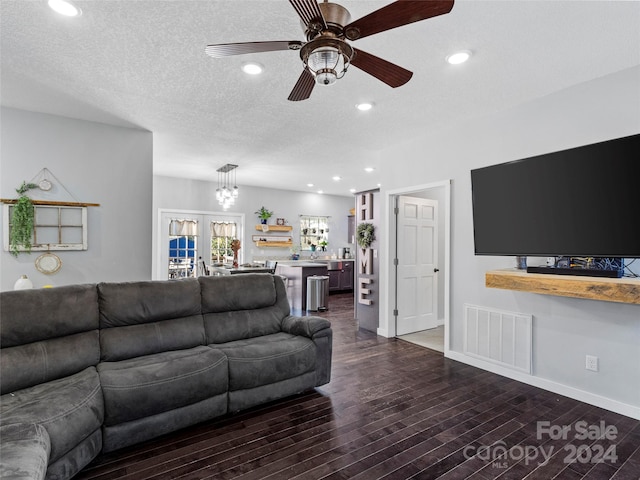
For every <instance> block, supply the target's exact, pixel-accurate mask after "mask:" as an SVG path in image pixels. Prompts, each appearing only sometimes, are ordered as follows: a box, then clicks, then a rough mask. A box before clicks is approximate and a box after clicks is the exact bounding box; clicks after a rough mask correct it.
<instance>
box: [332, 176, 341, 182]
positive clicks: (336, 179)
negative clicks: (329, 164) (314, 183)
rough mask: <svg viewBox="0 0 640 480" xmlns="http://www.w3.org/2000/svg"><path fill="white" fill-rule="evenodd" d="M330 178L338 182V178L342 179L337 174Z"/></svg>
mask: <svg viewBox="0 0 640 480" xmlns="http://www.w3.org/2000/svg"><path fill="white" fill-rule="evenodd" d="M332 178H333V181H334V182H339V181H340V180H342V179H341V178H340V176H338V175H334V176H333V177H332Z"/></svg>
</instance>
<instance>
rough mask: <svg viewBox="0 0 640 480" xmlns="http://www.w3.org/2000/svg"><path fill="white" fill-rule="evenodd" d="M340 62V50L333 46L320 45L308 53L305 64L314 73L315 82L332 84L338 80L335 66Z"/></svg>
mask: <svg viewBox="0 0 640 480" xmlns="http://www.w3.org/2000/svg"><path fill="white" fill-rule="evenodd" d="M339 62H340V52H339V51H338V49H337V48H333V47H320V48H317V49H315V50H314V51H313V52H311V55H309V60H308V64H307V66H308V67H309V69H310V70H311V72H312V73H315V75H314V76H315V77H316V83H319V84H320V85H333V84H334V83H336V81H337V80H338V72H336V68H337V67H338V63H339Z"/></svg>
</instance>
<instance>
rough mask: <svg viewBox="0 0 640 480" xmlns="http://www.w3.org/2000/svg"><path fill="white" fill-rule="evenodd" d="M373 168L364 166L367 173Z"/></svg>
mask: <svg viewBox="0 0 640 480" xmlns="http://www.w3.org/2000/svg"><path fill="white" fill-rule="evenodd" d="M374 170H375V168H373V167H365V169H364V171H365V172H367V173H371V172H373V171H374Z"/></svg>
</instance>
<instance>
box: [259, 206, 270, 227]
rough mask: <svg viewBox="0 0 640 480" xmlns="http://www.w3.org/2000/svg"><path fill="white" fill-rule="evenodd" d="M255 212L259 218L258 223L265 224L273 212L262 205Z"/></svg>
mask: <svg viewBox="0 0 640 480" xmlns="http://www.w3.org/2000/svg"><path fill="white" fill-rule="evenodd" d="M255 214H256V215H258V218H259V219H260V223H262V224H263V225H266V224H267V220H269V219H270V218H271V216H272V215H273V212H272V211H271V210H267V209H266V208H264V207H260V210H258V211H257V212H255Z"/></svg>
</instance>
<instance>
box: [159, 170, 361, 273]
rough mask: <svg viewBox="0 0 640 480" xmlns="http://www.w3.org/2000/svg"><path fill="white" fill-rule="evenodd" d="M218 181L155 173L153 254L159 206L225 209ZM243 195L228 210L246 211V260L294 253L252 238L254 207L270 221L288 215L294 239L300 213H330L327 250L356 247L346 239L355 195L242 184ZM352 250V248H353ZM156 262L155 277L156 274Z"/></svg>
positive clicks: (160, 207) (295, 241) (209, 209)
mask: <svg viewBox="0 0 640 480" xmlns="http://www.w3.org/2000/svg"><path fill="white" fill-rule="evenodd" d="M241 177H242V166H240V167H238V179H241ZM216 187H217V185H216V183H215V182H205V181H200V180H189V179H184V178H174V177H164V176H158V175H156V176H154V177H153V211H154V219H153V222H154V224H153V231H154V242H153V245H154V256H153V258H157V248H158V247H157V243H158V241H157V240H158V232H157V216H158V215H157V212H158V209H175V210H190V211H199V212H216V213H223V210H222V208H221V207H220V206H219V205H218V202H217V201H216V199H215V190H216ZM239 187H240V196H239V198H238V200H237V202H236V204H235V205H234V206H233V207H231V208H230V209H229V210H228V211H227V212H226V213H244V214H245V219H246V223H247V225H246V229H245V238H243V239H241V241H242V250H241V253H242V255H243V261H245V262H251V261H253V260H254V259H264V258H265V257H270V258H284V257H287V256H289V255H291V252H290V251H289V249H288V248H272V247H270V248H258V247H256V246H255V244H253V243H252V242H251V236H252V235H256V234H258V233H259V232H257V231H256V230H255V225H256V224H259V223H260V222H259V220H258V217H257V215H255V213H254V212H255V211H256V210H259V209H260V207H261V206H263V205H264V206H265V208H267V209H268V210H271V211H273V212H274V214H273V217H271V219H270V221H269V223H275V219H276V218H278V217H280V218H285V219H286V220H287V221H288V224H289V225H291V226H292V227H293V231H292V232H291V235H292V237H293V242H294V244H295V243H299V241H300V221H299V216H300V215H322V216H329V217H331V219H330V221H329V228H330V231H329V244H328V246H327V252H328V253H331V251H332V250H333V251H334V252H335V253H337V252H338V248H340V247H348V246H350V247H353V245H350V244H349V243H347V216H348V215H349V209H351V208H354V205H355V199H354V198H353V197H342V196H337V195H320V194H317V193H305V192H294V191H287V190H274V189H269V188H259V187H247V186H242V185H239ZM352 251H354V250H353V248H352ZM300 253H301V256H307V255H309V253H310V252H300ZM155 275H156V274H155V265H154V278H156V277H155Z"/></svg>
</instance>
